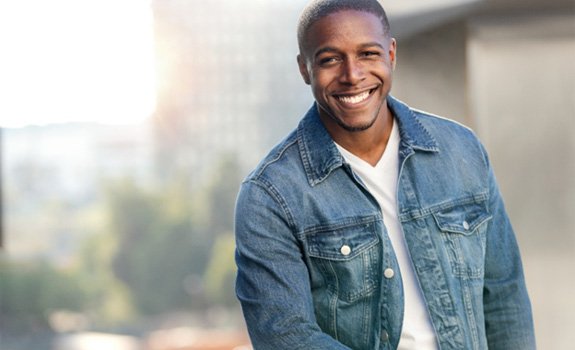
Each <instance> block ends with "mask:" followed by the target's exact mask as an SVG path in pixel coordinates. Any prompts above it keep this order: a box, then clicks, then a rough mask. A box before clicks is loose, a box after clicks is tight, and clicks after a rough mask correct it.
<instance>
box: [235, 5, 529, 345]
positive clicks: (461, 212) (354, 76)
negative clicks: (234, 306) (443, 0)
mask: <svg viewBox="0 0 575 350" xmlns="http://www.w3.org/2000/svg"><path fill="white" fill-rule="evenodd" d="M298 41H299V47H300V54H299V56H298V64H299V70H300V73H301V75H302V77H303V80H304V81H305V83H306V84H308V85H310V86H311V89H312V92H313V95H314V97H315V100H316V103H315V104H314V106H312V108H311V109H310V110H309V112H308V113H307V114H306V115H305V116H304V117H303V119H302V120H301V122H300V124H299V126H298V127H297V129H296V130H295V131H293V132H292V133H291V134H290V135H289V136H288V137H287V138H286V139H285V140H284V141H283V142H282V143H280V144H279V145H278V146H276V147H275V148H274V149H273V150H272V151H271V152H270V154H269V155H268V156H267V157H266V158H265V159H264V160H263V161H262V162H261V163H260V165H259V166H258V167H257V168H256V169H255V170H254V171H253V172H252V173H251V174H250V175H249V176H248V177H247V179H246V180H245V181H244V183H243V184H242V187H241V190H240V194H239V196H238V202H237V208H236V240H237V251H236V261H237V265H238V276H237V284H236V291H237V295H238V298H239V300H240V301H241V304H242V308H243V312H244V316H245V319H246V323H247V326H248V330H249V333H250V337H251V339H252V343H253V345H254V347H255V349H306V350H309V349H361V350H362V349H365V350H367V349H418V350H420V349H487V348H489V349H505V350H511V349H521V350H524V349H532V348H534V347H535V341H534V332H533V322H532V317H531V308H530V303H529V298H528V295H527V292H526V288H525V283H524V277H523V272H522V267H521V260H520V256H519V251H518V248H517V244H516V241H515V238H514V233H513V231H512V228H511V225H510V223H509V220H508V218H507V215H506V213H505V209H504V206H503V202H502V200H501V197H500V194H499V191H498V188H497V185H496V183H495V179H494V176H493V173H492V171H491V168H490V166H489V162H488V158H487V155H486V153H485V150H484V148H483V147H482V146H481V144H480V143H479V141H478V140H477V138H476V136H475V135H474V134H473V132H472V131H470V130H469V129H467V128H465V127H463V126H461V125H459V124H457V123H454V122H452V121H449V120H446V119H443V118H439V117H436V116H433V115H430V114H427V113H424V112H420V111H416V110H413V109H411V108H410V107H408V106H407V105H405V104H404V103H402V102H400V101H398V100H396V99H394V98H393V97H391V96H390V95H389V92H390V88H391V82H392V75H393V69H394V67H395V64H396V59H397V58H396V42H395V40H394V39H393V38H392V37H391V35H390V31H389V25H388V22H387V18H386V15H385V12H384V10H383V9H382V8H381V5H380V4H379V3H378V2H377V1H375V0H339V1H338V0H318V1H314V2H312V3H311V4H309V5H308V6H307V7H306V9H305V10H304V12H303V14H302V16H301V18H300V22H299V27H298Z"/></svg>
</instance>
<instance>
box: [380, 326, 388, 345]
mask: <svg viewBox="0 0 575 350" xmlns="http://www.w3.org/2000/svg"><path fill="white" fill-rule="evenodd" d="M380 338H381V341H382V342H384V343H385V342H387V341H388V340H389V334H388V333H387V331H386V330H385V329H384V330H382V331H381V336H380Z"/></svg>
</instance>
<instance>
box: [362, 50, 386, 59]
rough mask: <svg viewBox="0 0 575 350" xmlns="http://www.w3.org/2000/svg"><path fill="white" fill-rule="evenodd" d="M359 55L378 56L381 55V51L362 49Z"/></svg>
mask: <svg viewBox="0 0 575 350" xmlns="http://www.w3.org/2000/svg"><path fill="white" fill-rule="evenodd" d="M361 56H362V57H368V58H371V57H379V56H381V53H380V52H379V51H364V52H362V53H361Z"/></svg>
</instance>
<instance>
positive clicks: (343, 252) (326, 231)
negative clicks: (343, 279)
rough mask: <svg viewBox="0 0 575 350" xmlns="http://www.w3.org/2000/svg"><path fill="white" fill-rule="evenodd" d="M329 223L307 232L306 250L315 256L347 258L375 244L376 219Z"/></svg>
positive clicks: (337, 258) (351, 257) (333, 258)
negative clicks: (336, 223) (338, 223)
mask: <svg viewBox="0 0 575 350" xmlns="http://www.w3.org/2000/svg"><path fill="white" fill-rule="evenodd" d="M362 221H363V222H361V223H357V221H356V222H354V223H347V224H342V225H330V226H329V227H324V228H322V229H320V230H315V231H313V232H311V233H308V234H307V235H306V236H307V242H308V252H309V255H310V256H312V257H316V258H325V259H331V260H349V259H353V258H354V257H355V256H357V255H358V254H360V253H361V252H363V251H364V250H365V249H368V248H369V247H371V246H373V245H375V244H377V242H378V240H377V223H378V220H374V219H373V218H371V219H370V220H362Z"/></svg>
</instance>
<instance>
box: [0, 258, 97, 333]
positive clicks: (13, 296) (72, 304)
mask: <svg viewBox="0 0 575 350" xmlns="http://www.w3.org/2000/svg"><path fill="white" fill-rule="evenodd" d="M0 281H1V283H0V298H1V299H0V301H1V302H0V324H1V326H2V327H1V328H2V331H5V332H8V333H9V332H14V333H20V332H27V333H30V332H34V331H36V332H42V331H46V330H47V329H49V317H48V316H49V313H50V312H51V311H55V310H70V311H78V312H81V311H82V310H84V309H85V307H86V305H87V304H88V295H87V293H86V291H85V288H84V287H83V286H82V285H81V283H80V278H79V276H78V275H77V274H75V273H74V272H71V271H62V270H57V269H55V268H54V267H52V266H51V265H50V264H48V263H47V262H45V261H27V262H11V261H8V260H7V259H6V258H4V257H3V258H0Z"/></svg>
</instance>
